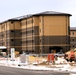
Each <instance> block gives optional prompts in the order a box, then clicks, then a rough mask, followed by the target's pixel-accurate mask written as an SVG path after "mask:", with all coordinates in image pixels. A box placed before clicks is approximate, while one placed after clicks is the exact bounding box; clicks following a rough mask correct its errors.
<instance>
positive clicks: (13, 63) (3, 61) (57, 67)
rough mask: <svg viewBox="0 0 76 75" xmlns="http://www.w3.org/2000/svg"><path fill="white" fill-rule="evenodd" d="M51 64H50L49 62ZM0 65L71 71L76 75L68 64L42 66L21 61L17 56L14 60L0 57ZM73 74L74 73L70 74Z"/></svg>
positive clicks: (75, 71)
mask: <svg viewBox="0 0 76 75" xmlns="http://www.w3.org/2000/svg"><path fill="white" fill-rule="evenodd" d="M57 63H58V62H57ZM50 65H51V64H50ZM0 66H9V67H15V68H23V69H29V70H42V71H43V70H51V71H58V72H61V71H62V72H63V71H64V72H73V73H75V75H76V68H75V67H72V66H71V65H69V64H59V65H52V66H54V67H50V66H43V65H37V63H34V64H29V63H27V62H26V63H21V62H20V60H19V58H18V59H16V60H15V61H11V60H10V59H7V58H6V59H0ZM70 75H74V74H70Z"/></svg>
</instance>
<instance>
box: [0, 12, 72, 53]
mask: <svg viewBox="0 0 76 75" xmlns="http://www.w3.org/2000/svg"><path fill="white" fill-rule="evenodd" d="M70 16H71V14H67V13H61V12H55V11H46V12H42V13H37V14H30V15H24V16H21V17H16V18H12V19H9V20H6V21H4V22H1V23H0V46H5V47H6V48H7V51H8V52H10V49H11V48H15V51H19V52H23V51H24V52H29V53H31V52H34V53H49V52H51V51H53V52H58V51H59V50H60V49H62V50H63V52H65V51H67V50H69V49H70Z"/></svg>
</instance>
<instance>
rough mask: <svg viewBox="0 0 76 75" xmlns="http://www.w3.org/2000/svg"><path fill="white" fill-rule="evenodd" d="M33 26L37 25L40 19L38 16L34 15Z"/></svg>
mask: <svg viewBox="0 0 76 75" xmlns="http://www.w3.org/2000/svg"><path fill="white" fill-rule="evenodd" d="M33 20H34V26H39V21H40V19H39V17H34V19H33Z"/></svg>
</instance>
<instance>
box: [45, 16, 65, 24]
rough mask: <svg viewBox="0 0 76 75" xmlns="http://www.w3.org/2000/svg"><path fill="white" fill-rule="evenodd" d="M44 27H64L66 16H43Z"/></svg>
mask: <svg viewBox="0 0 76 75" xmlns="http://www.w3.org/2000/svg"><path fill="white" fill-rule="evenodd" d="M44 24H45V25H49V24H50V25H65V24H66V16H44Z"/></svg>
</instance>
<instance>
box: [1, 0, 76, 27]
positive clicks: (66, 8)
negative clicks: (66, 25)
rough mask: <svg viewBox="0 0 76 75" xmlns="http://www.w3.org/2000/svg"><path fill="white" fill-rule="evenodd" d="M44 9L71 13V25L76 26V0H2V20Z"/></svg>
mask: <svg viewBox="0 0 76 75" xmlns="http://www.w3.org/2000/svg"><path fill="white" fill-rule="evenodd" d="M44 11H58V12H64V13H70V14H72V16H71V18H70V26H71V27H75V26H76V0H0V22H2V21H5V20H7V19H10V18H14V17H19V16H23V15H28V14H34V13H39V12H44Z"/></svg>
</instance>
